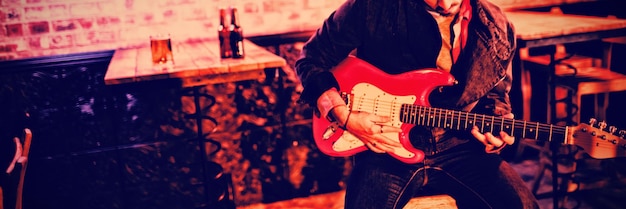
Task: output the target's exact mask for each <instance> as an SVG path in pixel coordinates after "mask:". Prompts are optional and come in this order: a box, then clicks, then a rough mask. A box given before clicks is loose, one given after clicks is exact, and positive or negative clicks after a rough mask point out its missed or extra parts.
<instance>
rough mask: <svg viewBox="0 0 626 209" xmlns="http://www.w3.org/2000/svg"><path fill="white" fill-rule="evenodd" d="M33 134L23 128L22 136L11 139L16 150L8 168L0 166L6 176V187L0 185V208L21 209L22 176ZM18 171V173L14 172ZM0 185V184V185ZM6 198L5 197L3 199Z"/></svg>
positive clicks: (23, 175) (24, 172)
mask: <svg viewBox="0 0 626 209" xmlns="http://www.w3.org/2000/svg"><path fill="white" fill-rule="evenodd" d="M32 138H33V134H32V132H31V130H30V129H28V128H26V129H24V133H23V137H21V138H18V137H15V138H14V139H13V141H14V143H15V146H16V152H15V157H14V159H13V161H12V162H11V164H10V165H9V166H8V168H2V172H5V174H6V175H7V176H8V178H9V180H8V182H7V184H6V185H4V186H7V187H6V188H4V187H0V209H14V208H13V207H14V206H15V209H22V204H23V198H22V195H23V191H24V178H25V177H26V166H27V164H28V153H29V152H30V144H31V141H32ZM16 172H19V174H15V173H16ZM0 186H2V185H0ZM5 198H6V199H5ZM5 206H6V208H5Z"/></svg>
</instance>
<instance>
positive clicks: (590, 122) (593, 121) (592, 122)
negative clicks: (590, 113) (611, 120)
mask: <svg viewBox="0 0 626 209" xmlns="http://www.w3.org/2000/svg"><path fill="white" fill-rule="evenodd" d="M596 122H598V120H596V119H595V118H591V119H589V125H590V126H592V127H593V126H594V125H596Z"/></svg>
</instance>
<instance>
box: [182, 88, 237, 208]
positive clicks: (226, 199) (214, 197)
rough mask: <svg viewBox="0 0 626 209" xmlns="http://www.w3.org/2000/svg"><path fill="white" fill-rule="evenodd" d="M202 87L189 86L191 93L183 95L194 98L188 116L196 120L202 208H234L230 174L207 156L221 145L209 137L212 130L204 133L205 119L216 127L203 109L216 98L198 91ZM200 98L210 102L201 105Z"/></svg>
mask: <svg viewBox="0 0 626 209" xmlns="http://www.w3.org/2000/svg"><path fill="white" fill-rule="evenodd" d="M202 87H203V86H194V87H191V90H192V94H191V95H183V96H192V97H193V100H194V107H195V108H194V109H195V112H194V113H193V115H190V116H191V117H193V119H195V120H196V127H197V128H196V131H197V137H196V140H197V143H198V146H199V148H200V158H201V159H200V162H201V164H202V174H203V176H202V177H203V181H204V183H203V189H204V191H205V200H206V205H205V207H204V208H209V207H217V208H220V209H222V208H223V209H234V203H233V202H232V200H231V199H230V196H231V195H230V194H229V187H231V186H232V182H231V179H230V175H226V174H224V173H223V168H222V166H221V165H220V164H218V163H215V162H213V161H211V160H210V159H209V156H213V155H215V154H216V153H217V152H218V151H219V150H220V149H221V148H222V146H221V144H220V143H219V142H218V141H216V140H214V139H212V138H210V137H209V135H210V134H211V133H213V131H214V130H211V131H209V132H208V133H204V121H205V120H209V121H211V122H212V123H213V124H214V125H215V127H217V125H218V122H217V120H216V119H215V118H213V117H210V116H207V115H205V114H204V112H205V111H204V110H205V109H211V107H212V106H213V105H215V103H216V100H215V97H213V96H211V95H209V94H203V93H200V89H201V88H202ZM201 98H207V99H208V101H210V102H209V103H208V104H205V106H202V105H203V104H202V102H201V101H200V100H201ZM206 143H211V144H212V145H213V146H215V149H214V150H212V151H209V150H207V146H206Z"/></svg>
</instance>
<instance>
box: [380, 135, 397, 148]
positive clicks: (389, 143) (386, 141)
mask: <svg viewBox="0 0 626 209" xmlns="http://www.w3.org/2000/svg"><path fill="white" fill-rule="evenodd" d="M394 135H396V136H397V134H394ZM378 139H379V141H378V142H379V144H382V145H385V146H386V147H389V149H386V151H388V152H392V151H393V150H394V149H395V148H399V147H402V144H401V143H400V141H398V140H394V139H392V138H389V137H387V136H385V135H382V136H381V137H378Z"/></svg>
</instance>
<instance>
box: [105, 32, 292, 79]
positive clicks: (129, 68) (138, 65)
mask: <svg viewBox="0 0 626 209" xmlns="http://www.w3.org/2000/svg"><path fill="white" fill-rule="evenodd" d="M172 50H173V57H174V65H173V66H170V67H165V68H164V67H163V66H154V65H153V64H152V62H151V52H150V47H149V46H145V47H138V48H128V49H118V50H116V51H115V53H114V54H113V58H112V59H111V63H110V64H109V68H108V69H107V72H106V74H105V76H104V82H105V83H106V84H107V85H112V84H123V83H133V82H141V81H151V80H159V79H181V80H182V81H183V82H182V83H183V87H193V86H200V85H206V84H217V83H225V82H235V81H242V80H253V79H258V78H259V76H264V75H265V74H264V70H265V69H267V68H281V67H284V66H285V65H286V61H285V59H283V58H282V57H280V56H277V55H275V54H273V53H271V52H269V51H267V50H265V49H263V48H261V47H259V46H257V45H255V44H254V43H252V42H251V41H248V40H245V43H244V50H245V55H246V56H245V58H243V59H230V58H229V59H222V58H220V56H219V43H218V41H217V40H208V41H193V42H182V43H175V42H174V43H172Z"/></svg>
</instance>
